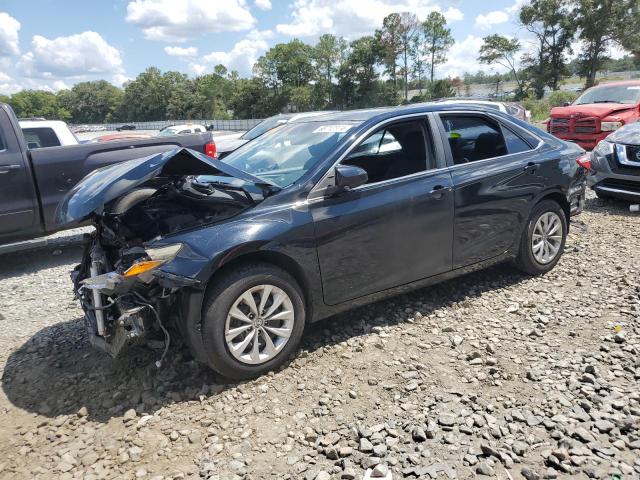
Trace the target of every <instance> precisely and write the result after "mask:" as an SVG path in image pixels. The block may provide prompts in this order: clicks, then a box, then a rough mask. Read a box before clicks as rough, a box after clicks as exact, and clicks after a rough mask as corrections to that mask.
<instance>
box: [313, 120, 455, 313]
mask: <svg viewBox="0 0 640 480" xmlns="http://www.w3.org/2000/svg"><path fill="white" fill-rule="evenodd" d="M383 128H384V129H386V132H384V135H381V134H380V130H377V131H375V132H372V133H371V135H370V136H369V137H367V138H366V139H365V140H364V141H363V142H362V143H361V144H360V145H364V146H365V147H364V148H358V147H359V146H356V147H355V148H354V149H353V150H352V152H353V153H355V155H353V156H351V155H347V157H346V158H345V159H344V160H342V162H341V163H343V164H352V165H354V164H355V165H358V166H360V167H361V168H364V169H365V170H367V165H368V164H370V165H371V168H370V169H369V170H370V172H371V173H370V175H369V177H370V183H367V184H365V185H362V186H360V187H357V188H355V189H353V190H350V191H345V192H342V193H341V194H339V195H337V196H335V197H329V198H322V199H320V200H319V201H316V202H312V204H311V213H312V215H313V219H314V225H315V234H316V244H317V252H318V259H319V263H320V270H321V275H322V285H323V294H324V299H325V302H326V303H327V304H329V305H336V304H339V303H341V302H345V301H349V300H353V299H356V298H358V297H362V296H365V295H369V294H373V293H376V292H380V291H383V290H387V289H389V288H393V287H397V286H401V285H403V284H407V283H410V282H413V281H417V280H420V279H423V278H426V277H429V276H432V275H436V274H439V273H443V272H446V271H448V270H450V269H451V266H452V235H453V195H452V191H451V188H452V180H451V175H450V173H449V171H448V169H438V168H434V167H435V166H436V162H435V155H434V153H433V152H434V149H433V148H432V147H433V145H432V143H431V135H430V133H429V131H428V130H427V125H426V122H424V120H423V119H422V118H420V119H417V120H412V121H410V122H402V124H401V125H399V124H391V125H388V126H385V127H383ZM389 134H391V136H390V135H389ZM371 137H377V138H378V139H380V140H381V141H379V142H378V145H379V146H380V148H377V149H373V150H371V148H370V144H371V140H370V139H371ZM391 137H394V138H393V140H392V139H391ZM385 139H386V140H385ZM362 151H366V155H362V154H361V153H362ZM372 177H373V181H371V178H372Z"/></svg>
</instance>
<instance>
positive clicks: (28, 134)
mask: <svg viewBox="0 0 640 480" xmlns="http://www.w3.org/2000/svg"><path fill="white" fill-rule="evenodd" d="M22 133H23V135H24V139H25V141H26V142H27V147H29V148H31V149H33V148H43V147H59V146H60V141H59V140H58V136H57V135H56V134H55V132H54V131H53V129H52V128H23V129H22Z"/></svg>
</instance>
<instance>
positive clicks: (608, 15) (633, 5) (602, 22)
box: [574, 0, 638, 88]
mask: <svg viewBox="0 0 640 480" xmlns="http://www.w3.org/2000/svg"><path fill="white" fill-rule="evenodd" d="M637 9H638V6H637V0H576V5H575V9H574V21H575V23H576V25H577V27H578V39H579V40H580V42H581V43H582V50H583V53H582V54H581V55H580V73H581V74H582V75H584V76H585V77H586V79H587V81H586V85H585V86H586V87H587V88H589V87H592V86H593V85H595V83H596V73H597V72H598V70H600V69H601V68H602V66H603V64H604V63H605V61H606V60H607V51H608V48H609V47H610V46H611V44H612V43H618V44H619V45H623V44H626V45H628V46H630V47H633V45H634V44H635V42H636V41H637V35H636V34H632V36H635V38H636V40H631V36H630V35H628V34H627V33H626V32H624V30H625V26H626V27H627V28H629V26H630V25H632V24H633V23H632V19H633V13H634V12H636V14H637ZM629 14H632V17H631V18H628V17H627V15H629ZM636 18H638V17H636Z"/></svg>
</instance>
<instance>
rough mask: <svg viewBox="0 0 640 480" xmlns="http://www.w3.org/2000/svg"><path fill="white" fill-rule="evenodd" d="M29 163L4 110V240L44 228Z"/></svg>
mask: <svg viewBox="0 0 640 480" xmlns="http://www.w3.org/2000/svg"><path fill="white" fill-rule="evenodd" d="M37 206H38V203H37V197H36V191H35V188H34V185H33V180H32V177H31V171H30V168H29V164H28V162H27V161H26V158H25V157H24V154H23V152H22V149H21V144H20V142H19V141H18V138H17V137H16V134H15V132H14V128H13V124H12V123H11V120H10V118H9V116H8V115H7V112H6V111H5V110H4V109H0V238H2V237H10V236H13V235H16V234H18V233H19V234H25V235H29V234H31V233H34V232H36V231H39V229H40V220H39V216H38V208H37Z"/></svg>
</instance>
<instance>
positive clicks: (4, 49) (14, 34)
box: [0, 12, 20, 56]
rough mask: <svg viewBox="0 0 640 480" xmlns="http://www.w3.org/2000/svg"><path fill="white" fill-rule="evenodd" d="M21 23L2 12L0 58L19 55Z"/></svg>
mask: <svg viewBox="0 0 640 480" xmlns="http://www.w3.org/2000/svg"><path fill="white" fill-rule="evenodd" d="M19 31H20V22H19V21H18V20H16V19H15V18H13V17H12V16H11V15H9V14H8V13H5V12H0V56H7V55H18V54H19V53H20V47H19V46H18V32H19Z"/></svg>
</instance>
